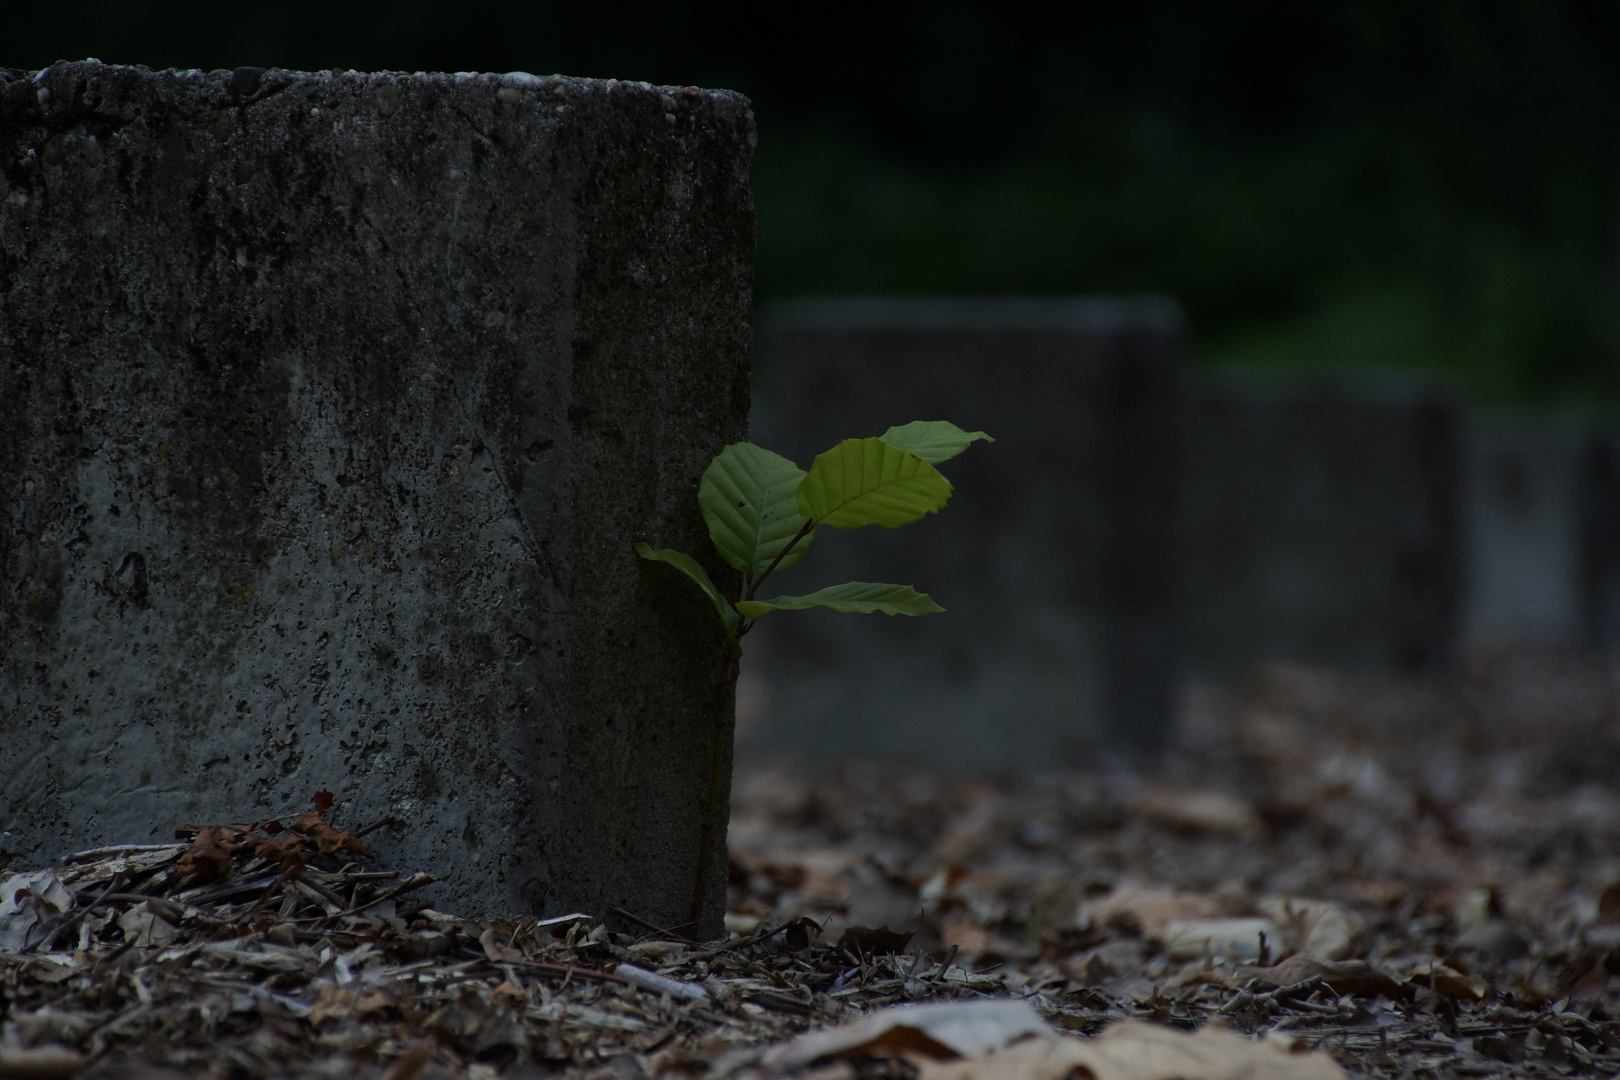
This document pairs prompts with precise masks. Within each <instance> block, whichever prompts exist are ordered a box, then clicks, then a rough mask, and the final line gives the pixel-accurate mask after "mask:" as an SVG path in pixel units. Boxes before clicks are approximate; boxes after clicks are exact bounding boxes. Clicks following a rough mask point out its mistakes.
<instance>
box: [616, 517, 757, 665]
mask: <svg viewBox="0 0 1620 1080" xmlns="http://www.w3.org/2000/svg"><path fill="white" fill-rule="evenodd" d="M636 554H637V555H640V556H641V557H642V558H643V559H648V560H651V561H652V562H662V563H669V565H671V566H673V567H674V568H675V569H677V570H679V571H680V572H681V573H683V574H685V575H686V576H687V577H689V578H691V579H692V580H693V581H695V582H697V587H698V588H700V589H702V590H703V593H704V595H705V596H707V597H708V598H709V601H710V603H712V604H714V610H715V612H716V613H717V614H718V615H719V616H720V622H721V623H722V624H723V625H724V627H725V631H726V644H728V645H730V646H731V655H732V656H741V655H742V648H741V647H740V646H739V645H738V644H737V623H738V622H739V621H740V620H739V618H738V615H737V610H736V609H735V608H733V607H732V606H731V604H730V603H729V602H727V600H726V598H725V597H723V596H721V595H720V590H719V589H717V588H715V585H714V581H713V580H712V579H710V577H709V572H708V571H707V570H705V569H703V567H701V566H699V565H698V561H697V560H696V559H694V558H692V556H690V555H688V554H686V553H685V552H682V551H676V550H675V549H674V548H660V549H658V550H657V551H654V550H653V549H652V545H650V544H644V543H642V542H641V541H639V540H637V541H636Z"/></svg>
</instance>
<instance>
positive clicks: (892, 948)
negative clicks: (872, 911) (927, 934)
mask: <svg viewBox="0 0 1620 1080" xmlns="http://www.w3.org/2000/svg"><path fill="white" fill-rule="evenodd" d="M914 933H916V931H915V930H905V931H901V930H890V929H889V928H888V927H887V926H879V927H877V928H876V929H874V928H872V927H870V926H851V927H849V928H848V929H846V930H845V931H844V933H843V936H841V937H840V938H839V939H838V947H839V948H841V949H848V950H849V951H850V952H852V953H854V954H855V955H856V956H889V955H892V954H894V953H897V952H899V951H901V950H902V949H904V948H905V947H906V945H907V944H908V943H909V942H910V941H911V936H912V935H913V934H914Z"/></svg>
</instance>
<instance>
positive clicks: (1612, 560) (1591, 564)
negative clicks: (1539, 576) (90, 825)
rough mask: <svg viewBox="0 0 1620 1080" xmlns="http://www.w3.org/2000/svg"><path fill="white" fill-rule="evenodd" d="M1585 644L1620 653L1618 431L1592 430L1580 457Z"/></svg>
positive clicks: (1581, 553)
mask: <svg viewBox="0 0 1620 1080" xmlns="http://www.w3.org/2000/svg"><path fill="white" fill-rule="evenodd" d="M1580 511H1581V514H1580V517H1581V550H1580V559H1581V588H1582V593H1581V615H1582V628H1583V630H1584V634H1583V637H1582V641H1583V644H1585V645H1586V646H1587V647H1588V648H1591V649H1595V650H1597V651H1599V652H1604V653H1608V654H1611V655H1613V654H1616V653H1620V435H1617V434H1616V433H1615V432H1614V431H1613V430H1603V431H1597V432H1593V433H1592V435H1591V437H1590V438H1588V439H1587V440H1586V441H1585V445H1584V446H1583V448H1582V461H1581V490H1580Z"/></svg>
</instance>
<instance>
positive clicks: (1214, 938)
mask: <svg viewBox="0 0 1620 1080" xmlns="http://www.w3.org/2000/svg"><path fill="white" fill-rule="evenodd" d="M1282 940H1283V936H1282V934H1281V932H1280V931H1279V930H1278V929H1277V926H1276V924H1275V923H1273V922H1272V921H1271V920H1270V919H1193V920H1189V921H1186V922H1173V923H1170V924H1169V925H1168V926H1166V927H1165V928H1164V951H1165V955H1166V956H1168V957H1169V958H1170V959H1171V960H1196V959H1199V958H1200V957H1205V956H1215V957H1220V956H1230V957H1236V958H1238V959H1244V960H1252V959H1255V958H1257V957H1259V956H1260V952H1261V946H1262V943H1263V944H1264V946H1265V948H1266V950H1267V951H1269V952H1271V953H1273V954H1275V953H1278V952H1281V951H1282Z"/></svg>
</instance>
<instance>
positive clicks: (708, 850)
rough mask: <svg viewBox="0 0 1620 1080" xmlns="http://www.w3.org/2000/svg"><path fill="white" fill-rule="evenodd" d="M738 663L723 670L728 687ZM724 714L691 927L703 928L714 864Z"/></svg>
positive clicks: (717, 733) (718, 722) (719, 717)
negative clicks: (710, 872)
mask: <svg viewBox="0 0 1620 1080" xmlns="http://www.w3.org/2000/svg"><path fill="white" fill-rule="evenodd" d="M738 667H739V665H738V662H737V658H736V657H732V659H731V663H730V665H729V666H728V667H727V668H726V683H727V685H732V686H734V685H736V682H737V671H738ZM724 727H725V720H724V714H723V713H717V714H716V716H715V723H714V757H713V758H712V759H711V760H710V762H709V806H708V809H707V810H706V812H705V813H704V815H703V827H702V829H701V830H700V831H699V833H698V867H697V884H696V886H695V887H694V888H693V889H692V918H691V924H692V926H693V927H698V926H702V925H703V901H704V899H705V897H706V896H707V895H708V891H709V864H710V863H712V862H713V861H714V828H715V825H717V824H718V823H719V821H720V775H721V773H723V772H724V771H725V766H726V746H727V745H728V744H729V742H730V740H729V739H727V738H726V737H725V735H726V733H725V731H724Z"/></svg>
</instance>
